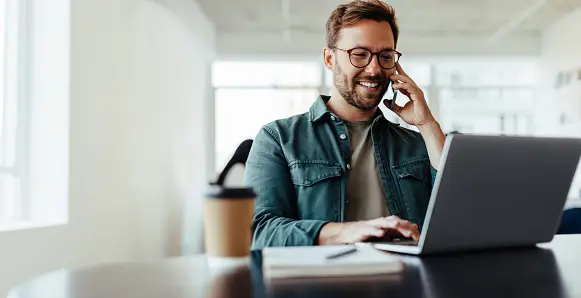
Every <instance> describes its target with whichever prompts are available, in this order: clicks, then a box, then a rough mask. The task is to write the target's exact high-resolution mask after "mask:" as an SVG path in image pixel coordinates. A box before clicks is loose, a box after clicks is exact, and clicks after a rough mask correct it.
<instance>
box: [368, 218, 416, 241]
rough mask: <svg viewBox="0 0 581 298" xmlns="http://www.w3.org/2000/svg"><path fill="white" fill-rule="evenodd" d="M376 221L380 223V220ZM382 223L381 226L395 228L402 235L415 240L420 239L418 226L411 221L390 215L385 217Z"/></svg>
mask: <svg viewBox="0 0 581 298" xmlns="http://www.w3.org/2000/svg"><path fill="white" fill-rule="evenodd" d="M378 223H382V221H378ZM383 223H384V225H383V226H382V227H383V228H387V229H391V230H395V231H397V232H398V233H399V234H401V235H402V236H404V237H407V238H412V239H413V240H415V241H418V240H419V239H420V233H419V231H418V226H417V225H416V224H413V223H411V222H410V221H409V220H404V219H400V218H398V217H397V216H390V217H386V218H385V221H383Z"/></svg>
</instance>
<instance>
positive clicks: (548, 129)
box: [535, 7, 581, 207]
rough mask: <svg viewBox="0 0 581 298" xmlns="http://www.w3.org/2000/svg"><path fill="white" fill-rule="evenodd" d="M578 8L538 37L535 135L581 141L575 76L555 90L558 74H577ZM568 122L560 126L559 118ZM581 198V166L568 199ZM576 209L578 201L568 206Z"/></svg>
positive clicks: (580, 51)
mask: <svg viewBox="0 0 581 298" xmlns="http://www.w3.org/2000/svg"><path fill="white" fill-rule="evenodd" d="M580 40H581V7H579V8H578V9H577V10H574V11H572V12H571V13H569V14H568V15H566V16H565V17H563V18H561V19H560V20H558V21H557V22H555V23H553V24H551V26H550V27H548V28H547V29H546V30H545V31H544V32H543V36H542V52H541V59H540V65H539V66H540V67H539V70H540V74H539V82H543V83H542V84H540V85H539V90H538V91H539V92H538V93H537V94H538V97H537V100H536V113H535V114H536V117H535V124H536V125H535V126H536V131H537V134H538V135H552V136H566V137H576V138H581V80H577V78H576V74H575V75H574V76H573V77H572V79H571V83H570V84H569V85H568V87H565V88H559V89H555V88H554V84H555V78H556V75H557V73H558V72H562V71H569V72H572V71H574V70H575V69H580V70H581V42H580ZM561 114H565V115H566V117H567V118H568V120H567V122H568V123H566V124H565V125H562V124H560V119H559V118H560V115H561ZM579 196H581V163H580V165H579V167H578V170H577V174H576V178H575V181H574V187H573V188H572V190H571V193H570V197H572V198H574V197H579ZM569 204H570V205H579V206H580V207H581V201H576V202H573V201H571V202H570V203H569Z"/></svg>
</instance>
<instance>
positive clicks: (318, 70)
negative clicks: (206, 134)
mask: <svg viewBox="0 0 581 298" xmlns="http://www.w3.org/2000/svg"><path fill="white" fill-rule="evenodd" d="M322 69H323V68H322V66H321V65H320V64H319V63H317V62H303V61H295V62H293V61H284V62H283V61H278V62H277V61H261V62H227V61H224V62H216V63H215V64H214V66H213V71H212V83H213V85H214V87H215V88H216V91H215V103H216V105H215V111H216V113H215V117H216V118H215V121H216V122H215V123H216V130H215V131H216V135H215V140H216V141H215V142H216V143H215V146H216V151H215V153H216V160H215V167H216V170H217V171H220V170H221V169H223V168H224V166H225V165H226V163H227V162H228V160H229V159H230V158H231V157H232V154H233V153H234V151H235V150H236V148H237V147H238V145H239V144H240V143H241V142H242V141H244V140H245V139H254V137H256V134H257V133H258V131H259V130H260V128H261V127H262V126H263V125H265V124H267V123H269V122H271V121H274V120H277V119H281V118H286V117H290V116H292V115H296V114H301V113H304V112H306V111H308V109H309V107H310V106H311V105H312V104H313V102H314V101H315V100H316V99H317V96H319V90H320V88H321V85H322V80H323V79H322V72H323V70H322Z"/></svg>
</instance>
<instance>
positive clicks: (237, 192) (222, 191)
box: [206, 184, 256, 199]
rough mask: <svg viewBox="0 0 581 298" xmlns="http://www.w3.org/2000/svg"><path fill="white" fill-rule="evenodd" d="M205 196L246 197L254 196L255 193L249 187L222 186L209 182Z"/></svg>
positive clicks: (215, 197)
mask: <svg viewBox="0 0 581 298" xmlns="http://www.w3.org/2000/svg"><path fill="white" fill-rule="evenodd" d="M206 197H207V198H214V199H248V198H254V197H256V193H255V192H254V190H253V189H252V188H250V187H224V186H220V185H217V184H211V185H210V186H209V187H208V190H207V191H206Z"/></svg>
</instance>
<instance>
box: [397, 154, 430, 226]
mask: <svg viewBox="0 0 581 298" xmlns="http://www.w3.org/2000/svg"><path fill="white" fill-rule="evenodd" d="M393 171H394V173H395V176H396V177H397V178H398V179H397V182H398V186H399V189H400V193H401V195H402V199H403V204H404V206H405V207H406V210H407V212H408V214H409V215H410V220H411V221H412V222H413V223H415V224H418V226H420V228H421V226H422V224H423V221H424V217H425V216H426V210H427V208H428V203H429V202H430V196H431V194H432V183H431V181H432V176H431V172H430V159H429V158H420V159H414V160H411V161H405V162H402V163H400V164H398V165H395V166H393Z"/></svg>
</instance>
